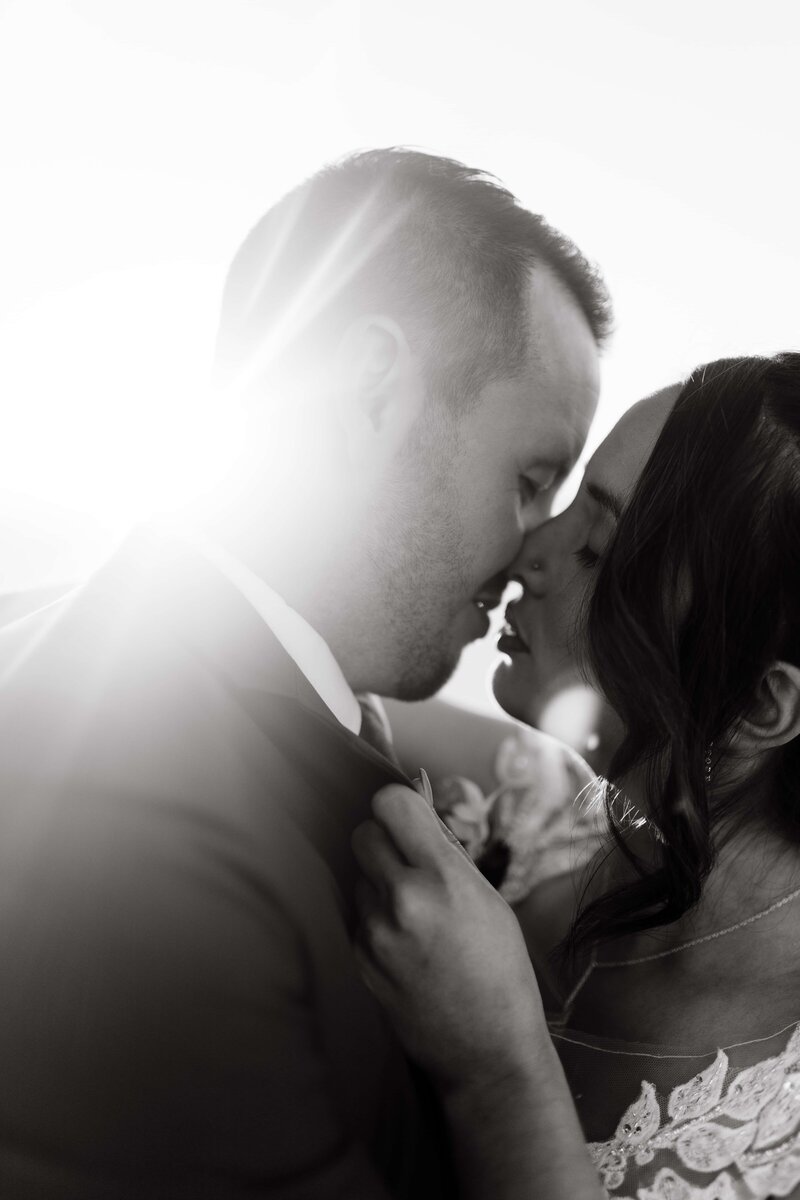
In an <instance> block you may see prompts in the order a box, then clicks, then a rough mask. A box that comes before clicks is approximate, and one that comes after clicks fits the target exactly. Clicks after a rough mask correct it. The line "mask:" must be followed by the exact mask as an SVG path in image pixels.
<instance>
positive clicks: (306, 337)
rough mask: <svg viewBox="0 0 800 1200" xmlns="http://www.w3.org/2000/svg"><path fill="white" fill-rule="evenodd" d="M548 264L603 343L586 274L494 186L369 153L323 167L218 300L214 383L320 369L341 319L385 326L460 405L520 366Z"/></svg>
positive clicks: (257, 231)
mask: <svg viewBox="0 0 800 1200" xmlns="http://www.w3.org/2000/svg"><path fill="white" fill-rule="evenodd" d="M538 263H546V264H547V265H548V266H549V267H550V268H551V269H552V270H553V271H554V272H555V274H556V275H557V276H558V278H559V279H560V280H561V281H562V283H563V284H564V285H565V286H566V288H567V289H568V290H569V291H570V293H571V294H572V296H573V297H574V299H575V301H576V303H577V304H578V305H579V307H580V308H581V309H582V311H583V313H584V314H585V316H586V319H587V321H588V323H589V325H590V327H591V329H592V332H593V334H594V337H595V339H596V341H597V342H598V344H600V343H601V342H602V341H603V339H604V337H605V336H606V334H607V333H608V331H609V328H610V324H611V309H610V302H609V297H608V293H607V290H606V288H605V285H604V284H603V282H602V279H601V278H600V275H599V273H598V271H597V270H596V268H594V267H593V266H591V265H590V264H589V263H588V262H587V260H586V259H585V258H584V257H583V255H582V254H581V253H580V251H579V250H578V249H577V247H576V246H575V245H573V243H572V242H570V241H569V240H568V239H567V238H565V237H564V236H563V235H562V234H560V233H558V232H557V231H556V230H555V229H553V228H552V227H551V226H550V225H549V224H548V223H547V222H546V221H545V220H544V218H543V217H541V216H538V215H536V214H535V213H531V212H528V210H527V209H525V208H523V207H522V206H521V205H520V204H519V203H518V201H517V200H516V198H515V197H514V196H513V195H512V194H511V193H510V192H509V191H508V190H507V189H506V188H505V187H503V186H502V185H501V184H500V183H499V182H498V181H497V180H496V179H494V178H493V177H491V176H489V175H487V174H486V173H485V172H483V171H479V170H475V169H473V168H472V167H468V166H465V165H464V164H463V163H460V162H457V161H455V160H454V159H450V158H442V157H439V156H436V155H431V154H424V153H421V152H419V151H415V150H408V149H404V148H397V147H394V148H389V149H380V150H367V151H363V152H360V153H356V154H352V155H349V156H348V157H346V158H343V159H342V160H340V161H338V162H335V163H333V164H331V165H329V166H326V167H324V168H323V169H322V170H320V171H319V172H317V173H316V174H315V175H313V176H311V178H309V179H307V180H306V181H305V182H303V183H301V184H300V185H299V186H298V187H296V188H295V189H294V190H293V191H291V192H289V193H288V194H287V195H286V196H284V197H283V199H281V200H280V201H279V202H278V203H277V204H275V205H274V207H273V208H271V209H270V210H269V211H268V212H267V213H266V214H265V215H264V216H263V217H262V218H261V220H260V221H259V222H258V224H257V225H256V226H255V228H254V229H253V230H252V232H251V233H250V234H249V235H248V237H247V238H246V239H245V241H244V243H243V244H242V246H241V247H240V249H239V251H238V253H237V254H236V257H235V258H234V261H233V263H232V265H231V268H230V271H229V274H228V278H227V282H226V286H225V292H224V296H223V303H222V313H221V320H220V329H219V336H218V341H217V355H216V371H217V375H218V379H219V380H220V382H224V383H226V384H228V385H232V386H234V387H238V388H241V389H246V390H248V391H249V390H250V389H251V388H253V387H256V388H260V387H261V386H263V385H264V384H265V383H266V382H267V381H268V380H269V379H270V378H271V377H274V376H282V377H286V373H287V372H288V373H289V374H292V375H295V376H296V377H298V378H303V377H304V376H305V375H306V373H308V372H312V373H313V370H314V368H315V366H316V365H318V364H320V363H321V362H324V361H325V351H326V349H327V350H331V349H332V348H333V346H335V344H336V341H337V339H338V338H339V337H341V335H342V334H343V333H344V331H345V329H346V328H347V325H348V323H349V322H350V321H352V320H353V319H354V318H357V317H358V316H363V315H366V314H368V313H381V314H384V315H389V316H393V317H394V318H395V319H396V320H397V321H398V322H399V323H400V324H401V326H402V327H403V329H404V332H405V333H406V336H407V337H408V338H409V341H410V343H411V345H412V347H413V348H414V349H415V350H417V351H419V352H420V353H421V355H422V357H423V362H424V363H425V367H426V371H427V374H428V378H429V380H434V381H438V382H439V383H440V384H441V385H442V386H444V387H445V388H446V390H447V391H448V393H450V394H452V395H454V396H458V397H462V398H464V397H469V396H470V395H474V394H475V393H476V392H477V391H478V390H480V388H481V387H483V386H484V385H485V384H486V383H487V382H489V381H490V380H491V379H495V378H498V377H505V376H509V375H511V374H513V373H514V371H515V370H517V369H518V368H519V366H520V365H521V363H522V361H523V358H524V355H525V350H526V345H527V336H526V324H527V322H526V320H525V317H526V305H525V302H524V301H525V296H526V294H527V282H528V277H529V271H530V269H531V268H532V267H535V266H536V264H538Z"/></svg>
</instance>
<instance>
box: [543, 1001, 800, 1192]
mask: <svg viewBox="0 0 800 1200" xmlns="http://www.w3.org/2000/svg"><path fill="white" fill-rule="evenodd" d="M551 1032H552V1036H553V1040H554V1042H555V1045H556V1048H557V1050H558V1053H559V1056H560V1058H561V1062H562V1064H563V1066H564V1070H565V1073H566V1076H567V1079H568V1081H569V1084H570V1088H571V1091H572V1095H573V1098H574V1100H575V1103H576V1106H577V1109H578V1113H579V1116H580V1118H581V1122H582V1124H583V1127H584V1130H585V1131H586V1134H587V1137H588V1139H589V1149H590V1152H591V1154H592V1157H593V1159H594V1161H595V1164H596V1166H597V1169H598V1172H599V1174H600V1178H601V1180H602V1182H603V1185H604V1187H605V1188H606V1191H607V1194H608V1195H609V1196H612V1197H615V1198H618V1200H623V1197H625V1198H628V1197H630V1198H633V1197H636V1200H700V1198H702V1200H734V1198H736V1200H739V1198H744V1197H748V1198H750V1197H768V1196H800V1027H798V1025H797V1024H795V1025H792V1026H789V1028H788V1029H783V1030H780V1031H779V1032H777V1033H775V1034H773V1035H772V1036H771V1037H767V1038H760V1039H758V1040H753V1041H749V1042H742V1043H740V1044H738V1045H736V1046H727V1047H721V1048H718V1049H716V1050H692V1049H686V1048H683V1049H682V1048H680V1047H669V1046H643V1045H637V1044H634V1043H625V1042H614V1041H609V1040H606V1039H603V1038H599V1037H596V1036H593V1035H586V1034H581V1033H579V1032H577V1031H575V1030H570V1029H564V1028H563V1027H562V1028H559V1027H558V1024H557V1023H555V1022H554V1024H553V1025H552V1026H551Z"/></svg>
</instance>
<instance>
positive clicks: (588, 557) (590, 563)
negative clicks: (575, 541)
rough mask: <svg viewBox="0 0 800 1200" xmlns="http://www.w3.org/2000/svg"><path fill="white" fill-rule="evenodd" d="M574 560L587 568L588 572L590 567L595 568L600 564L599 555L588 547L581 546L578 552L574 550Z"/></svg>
mask: <svg viewBox="0 0 800 1200" xmlns="http://www.w3.org/2000/svg"><path fill="white" fill-rule="evenodd" d="M575 558H577V560H578V562H579V563H580V564H581V566H582V567H587V568H588V569H589V570H591V568H592V567H596V566H597V564H598V563H599V562H600V555H599V554H595V552H594V550H592V549H590V548H589V546H581V548H580V550H576V551H575Z"/></svg>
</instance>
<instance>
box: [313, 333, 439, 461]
mask: <svg viewBox="0 0 800 1200" xmlns="http://www.w3.org/2000/svg"><path fill="white" fill-rule="evenodd" d="M335 369H336V374H337V379H336V418H337V421H338V423H339V426H340V428H341V431H342V433H343V434H344V438H345V444H346V447H347V453H348V456H349V458H350V460H351V461H352V462H353V463H354V464H355V463H359V462H362V461H364V460H365V459H366V460H369V461H371V462H373V463H379V462H381V461H388V460H389V459H390V458H392V457H393V456H394V454H395V452H396V451H397V450H398V449H399V447H400V446H401V445H402V443H403V442H404V441H405V439H406V436H407V435H408V432H409V430H410V428H411V426H412V425H413V424H414V422H415V421H416V419H417V417H418V416H419V415H420V412H421V408H422V403H423V401H424V387H423V382H422V378H421V372H420V371H419V366H418V364H417V362H416V361H415V359H414V356H413V354H412V351H411V348H410V346H409V344H408V340H407V338H406V336H405V333H404V332H403V330H402V328H401V326H400V325H399V324H398V323H397V321H395V320H393V319H392V318H391V317H386V316H380V315H373V316H366V317H360V318H359V319H358V320H356V321H353V322H352V323H351V324H350V325H349V326H348V328H347V330H346V331H345V333H344V335H343V337H342V339H341V341H340V343H339V347H338V351H337V356H336V368H335Z"/></svg>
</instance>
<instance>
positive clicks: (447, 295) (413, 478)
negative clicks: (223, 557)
mask: <svg viewBox="0 0 800 1200" xmlns="http://www.w3.org/2000/svg"><path fill="white" fill-rule="evenodd" d="M608 324H609V308H608V300H607V296H606V293H605V289H604V288H603V285H602V283H601V282H600V281H599V278H598V277H597V275H596V273H595V272H594V271H593V270H592V269H591V268H590V267H589V266H588V264H587V263H586V262H585V260H584V259H583V258H582V257H581V255H580V254H579V252H578V251H577V250H576V248H575V247H574V246H573V245H572V244H571V243H569V242H568V241H566V239H564V238H562V237H561V236H560V235H559V234H558V233H556V232H555V231H554V230H553V229H552V228H551V227H550V226H548V225H547V224H546V223H545V222H544V220H543V219H542V218H541V217H538V216H536V215H534V214H532V213H529V212H527V211H526V210H525V209H523V208H522V207H521V206H520V205H519V204H518V203H517V202H516V200H515V199H514V197H513V196H512V195H511V194H510V193H509V192H508V191H506V190H505V189H504V188H502V187H501V186H500V185H499V184H498V183H497V182H496V181H494V180H492V179H491V178H489V177H487V176H486V175H484V174H482V173H481V172H477V171H475V170H473V169H471V168H468V167H466V166H464V165H462V164H461V163H457V162H453V161H451V160H449V159H443V158H438V157H434V156H430V155H426V154H421V153H417V152H414V151H407V150H378V151H368V152H365V153H363V154H357V155H354V156H352V157H350V158H348V159H345V160H343V161H342V162H340V163H336V164H334V165H333V166H331V167H327V168H325V169H324V170H323V171H321V172H319V173H318V174H317V175H315V176H313V177H312V178H311V179H309V180H307V181H306V182H305V183H303V184H301V185H300V187H298V188H296V189H295V190H294V191H293V192H291V193H290V194H289V195H288V196H286V197H284V199H283V200H281V201H280V202H279V203H278V204H277V205H276V206H275V207H274V208H273V209H271V210H270V211H269V212H268V213H267V214H266V215H265V217H264V218H262V220H261V221H260V222H259V224H258V225H257V226H256V228H255V229H254V230H253V231H252V233H251V234H250V235H249V237H248V238H247V239H246V241H245V243H244V245H243V246H242V248H241V249H240V251H239V253H238V254H237V256H236V258H235V260H234V263H233V266H232V268H231V271H230V274H229V278H228V282H227V286H226V291H225V296H224V300H223V310H222V320H221V325H220V333H219V339H218V347H217V362H216V368H217V375H218V379H219V380H220V382H221V383H222V384H223V385H224V386H225V388H226V389H228V390H229V391H230V393H231V394H233V395H235V396H238V397H243V398H244V399H245V401H246V403H247V405H248V406H249V407H250V409H251V411H252V412H254V413H258V414H260V415H259V416H258V418H257V420H256V422H255V424H254V429H256V430H261V435H260V436H258V434H256V435H254V436H253V437H252V438H251V448H252V454H253V455H254V456H255V457H256V460H257V455H258V446H259V444H261V443H265V442H266V440H267V439H268V438H269V437H272V439H273V440H274V439H275V437H276V430H277V429H279V428H280V429H284V430H285V428H286V425H287V422H286V417H287V413H291V414H293V415H294V417H295V418H296V426H297V428H296V429H295V435H294V436H295V439H297V437H298V434H297V429H298V428H301V429H302V433H301V434H300V439H301V440H300V442H298V441H297V440H295V443H294V445H295V448H296V447H297V446H298V445H299V444H301V445H302V455H301V456H299V457H298V455H297V453H296V452H295V453H290V452H289V450H288V445H289V443H288V442H287V443H286V452H285V453H284V454H283V455H282V463H283V466H284V467H286V464H287V462H288V463H289V465H290V468H291V469H290V470H289V471H288V478H291V479H293V480H294V481H295V488H294V489H293V494H291V495H284V497H283V502H282V505H281V509H282V511H281V517H282V531H283V544H284V552H283V554H282V555H281V553H280V552H277V551H276V550H275V546H274V539H273V547H272V551H271V553H273V555H277V558H278V559H281V558H282V559H283V567H282V568H279V573H280V574H281V578H280V579H277V578H276V579H275V582H276V583H277V584H278V586H279V587H281V588H282V590H283V591H284V592H285V593H286V594H287V599H289V600H290V602H293V603H296V604H297V607H298V608H300V610H301V611H302V612H304V614H305V615H306V616H307V617H308V618H309V619H310V620H311V621H312V623H314V624H316V625H317V627H318V628H319V630H320V632H321V633H323V635H324V636H326V637H327V639H328V640H329V641H330V643H331V645H332V647H333V649H334V652H335V653H336V654H337V656H338V657H339V659H340V661H341V662H342V665H343V667H344V670H345V673H346V674H347V675H348V678H349V679H350V682H351V683H352V684H353V685H354V686H356V687H364V688H370V689H372V690H376V691H381V692H383V693H385V694H393V695H400V696H404V697H406V698H412V697H419V696H423V695H426V694H430V693H431V692H432V691H434V690H436V688H437V687H439V686H440V685H441V684H442V683H443V682H444V681H445V679H446V678H447V677H448V675H449V674H450V673H451V671H452V669H453V668H454V666H455V665H456V662H457V660H458V657H459V654H460V651H461V649H462V648H463V646H464V645H465V644H466V642H468V641H470V640H474V639H475V638H476V637H478V636H481V634H482V633H483V632H485V628H486V619H485V615H484V613H483V611H482V608H484V607H485V606H486V605H489V606H491V604H492V603H495V602H496V601H497V599H498V597H499V593H500V591H501V590H502V585H503V582H504V577H503V572H504V569H505V567H506V565H507V564H508V563H509V562H510V561H511V560H512V559H513V558H514V557H515V555H516V553H517V551H518V549H519V546H520V542H521V539H522V536H523V534H524V533H525V532H526V531H527V529H529V528H530V527H531V526H532V524H535V523H537V522H538V521H540V520H542V519H544V518H545V517H546V516H547V515H548V512H549V497H550V495H552V492H553V490H554V486H555V484H556V483H557V482H558V481H559V480H560V478H561V477H562V476H563V475H564V474H565V473H566V471H567V470H568V469H569V467H570V466H571V465H572V463H573V462H574V461H575V459H576V457H577V455H578V454H579V452H580V450H581V448H582V445H583V441H584V440H585V437H586V432H587V430H588V426H589V423H590V421H591V417H592V415H593V412H594V407H595V404H596V399H597V347H598V345H599V343H600V342H601V341H602V338H603V336H604V334H605V332H606V330H607V328H608ZM290 423H291V422H290ZM280 436H281V439H282V438H283V434H281V435H280ZM275 449H279V447H277V446H276V447H275ZM279 457H280V456H279ZM265 470H266V468H265ZM271 473H274V472H271ZM251 474H253V475H256V476H257V475H258V471H257V470H253V468H252V466H251ZM278 474H280V472H278ZM286 477H287V475H286V474H284V480H285V479H286ZM255 502H256V501H255V499H254V497H253V495H252V494H249V503H250V504H251V505H252V504H254V503H255ZM272 503H273V504H274V496H273V498H272ZM278 540H280V539H278ZM287 546H291V548H292V549H293V552H294V560H295V561H294V569H292V564H291V563H289V562H288V555H287V553H286V548H287ZM256 565H258V566H260V567H261V569H268V568H267V567H266V564H265V563H263V562H262V563H261V564H256ZM287 573H288V576H289V577H290V578H287ZM291 576H294V579H292V578H291Z"/></svg>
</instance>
